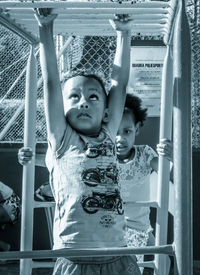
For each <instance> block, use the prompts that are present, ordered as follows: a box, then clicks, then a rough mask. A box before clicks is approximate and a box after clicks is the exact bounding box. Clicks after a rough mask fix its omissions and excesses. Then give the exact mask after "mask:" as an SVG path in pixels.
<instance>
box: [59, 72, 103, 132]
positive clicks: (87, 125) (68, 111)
mask: <svg viewBox="0 0 200 275" xmlns="http://www.w3.org/2000/svg"><path fill="white" fill-rule="evenodd" d="M63 102H64V112H65V116H66V118H67V121H68V122H69V124H70V125H71V126H72V127H73V128H74V129H75V130H77V131H78V132H80V133H83V134H86V135H95V134H98V132H99V130H100V129H101V124H102V120H103V119H104V116H105V112H106V95H105V93H104V92H103V89H102V87H101V85H100V83H99V82H98V81H97V80H96V79H94V78H89V77H85V76H75V77H73V78H70V79H69V80H67V82H66V83H65V85H64V89H63Z"/></svg>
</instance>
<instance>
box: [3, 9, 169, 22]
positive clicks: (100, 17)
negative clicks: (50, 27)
mask: <svg viewBox="0 0 200 275" xmlns="http://www.w3.org/2000/svg"><path fill="white" fill-rule="evenodd" d="M5 13H6V12H5ZM8 14H10V15H11V16H12V15H13V16H14V17H15V19H17V18H20V19H21V20H25V19H34V20H35V16H34V13H28V14H26V13H24V14H23V17H22V14H19V13H14V12H12V11H11V12H9V13H8ZM114 18H115V14H99V15H98V20H106V19H107V20H109V19H114ZM129 18H130V19H132V20H133V21H134V20H138V21H142V20H144V21H147V20H152V21H154V20H155V21H157V20H166V19H167V18H168V14H154V15H151V14H144V16H142V15H138V14H134V15H133V14H131V15H130V16H129ZM60 19H67V20H70V19H76V20H85V19H90V20H92V19H93V20H96V19H97V16H96V15H94V14H58V16H57V18H56V20H60Z"/></svg>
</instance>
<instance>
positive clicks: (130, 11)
mask: <svg viewBox="0 0 200 275" xmlns="http://www.w3.org/2000/svg"><path fill="white" fill-rule="evenodd" d="M0 8H1V2H0ZM169 10H170V9H162V8H157V9H153V8H148V9H146V8H130V7H129V8H128V7H123V8H122V7H121V6H120V8H118V7H116V8H104V7H101V8H80V7H77V8H54V9H53V10H52V13H55V14H64V15H67V14H79V15H80V14H89V15H94V14H100V15H101V14H104V15H105V14H110V15H114V14H130V15H131V14H136V15H139V14H140V15H144V16H145V15H162V14H163V15H165V14H168V12H169ZM4 12H8V13H10V14H21V15H22V14H26V15H28V14H33V13H34V11H33V10H32V9H24V8H14V9H13V8H6V9H5V10H4Z"/></svg>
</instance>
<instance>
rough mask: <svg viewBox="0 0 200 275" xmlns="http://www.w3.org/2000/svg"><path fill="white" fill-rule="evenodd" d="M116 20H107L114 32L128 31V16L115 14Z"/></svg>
mask: <svg viewBox="0 0 200 275" xmlns="http://www.w3.org/2000/svg"><path fill="white" fill-rule="evenodd" d="M115 18H116V19H113V20H109V21H110V24H111V26H112V27H113V29H114V30H116V31H130V30H131V25H132V20H131V19H130V18H129V15H128V14H116V15H115Z"/></svg>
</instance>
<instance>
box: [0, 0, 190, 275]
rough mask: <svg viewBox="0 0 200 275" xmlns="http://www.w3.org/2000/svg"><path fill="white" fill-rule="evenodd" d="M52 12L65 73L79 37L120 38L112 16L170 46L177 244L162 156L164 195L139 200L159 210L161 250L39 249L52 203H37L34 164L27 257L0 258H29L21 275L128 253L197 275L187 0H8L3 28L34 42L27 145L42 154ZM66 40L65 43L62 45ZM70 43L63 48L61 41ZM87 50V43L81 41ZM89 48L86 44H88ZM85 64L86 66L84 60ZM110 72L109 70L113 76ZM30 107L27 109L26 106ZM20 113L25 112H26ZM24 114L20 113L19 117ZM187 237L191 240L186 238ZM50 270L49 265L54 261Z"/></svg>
mask: <svg viewBox="0 0 200 275" xmlns="http://www.w3.org/2000/svg"><path fill="white" fill-rule="evenodd" d="M39 7H40V8H42V7H49V8H52V9H53V12H54V13H56V14H58V16H57V18H56V21H55V28H54V32H55V34H56V35H57V36H58V37H59V39H60V40H62V36H64V35H66V33H67V35H68V39H67V40H66V41H65V43H63V46H62V47H61V48H60V49H59V54H58V59H59V62H60V68H61V72H62V66H63V62H62V58H63V57H62V56H63V54H64V52H65V50H66V49H67V48H68V47H69V45H70V43H71V42H72V41H73V37H74V36H76V35H80V36H86V35H87V36H95V35H96V34H97V33H98V34H101V35H102V36H105V37H110V36H114V35H115V34H114V32H113V30H112V28H111V26H110V25H109V22H108V19H112V18H114V15H115V14H129V15H130V16H131V18H133V19H134V20H133V28H132V36H133V37H135V36H137V35H140V34H142V35H144V36H147V37H148V36H159V37H160V38H162V40H163V42H164V44H165V45H166V49H167V50H166V57H165V60H164V65H163V77H162V89H161V113H160V121H161V123H160V139H162V138H168V139H171V129H172V113H173V141H174V185H175V218H174V244H173V245H166V243H167V239H166V238H167V216H168V215H167V214H168V203H169V202H168V194H169V184H168V183H169V173H168V172H169V162H168V161H167V160H165V159H164V158H163V157H161V156H160V157H159V173H158V198H157V201H156V202H137V204H142V205H148V206H150V205H153V206H156V207H157V223H156V245H155V247H145V248H137V249H133V248H123V249H122V248H113V249H107V248H105V249H96V250H93V249H85V250H74V249H70V250H69V249H68V250H62V251H32V235H33V210H34V208H35V207H49V206H51V205H52V204H51V203H46V204H44V203H36V202H34V199H33V193H34V166H35V165H34V160H33V161H32V162H31V163H30V164H28V165H27V166H26V167H24V168H23V193H22V221H21V228H22V229H21V252H19V253H17V252H5V253H1V255H0V258H8V259H11V258H14V259H21V265H20V274H21V275H28V274H31V270H32V268H33V267H34V266H36V263H34V265H33V262H32V260H31V259H32V258H34V259H36V258H49V257H52V258H55V257H57V256H61V255H65V256H67V255H69V256H74V255H76V256H83V255H84V256H86V255H88V256H89V255H93V256H94V255H96V256H98V255H122V254H131V253H134V254H149V253H153V254H156V257H155V262H150V263H148V262H147V263H144V264H143V266H149V267H152V268H154V271H155V274H159V275H165V274H166V255H165V254H170V255H173V256H174V259H175V274H178V275H188V274H192V225H191V224H192V222H191V209H192V207H191V134H190V133H191V118H190V114H191V92H190V90H191V87H190V86H191V79H190V78H191V76H190V75H191V58H190V55H191V49H190V32H189V26H188V20H187V16H186V12H185V1H184V0H171V1H112V2H110V1H101V2H97V1H81V2H80V1H1V2H0V23H1V24H2V25H3V26H4V27H6V28H8V29H10V30H11V31H13V32H15V33H16V34H17V35H19V36H21V37H22V38H23V39H25V40H26V41H27V42H28V43H29V44H30V56H29V59H28V63H27V71H26V101H25V130H24V146H28V147H31V148H32V150H33V152H34V151H35V129H36V128H35V127H36V126H35V124H36V123H35V122H36V116H35V114H36V103H37V102H36V101H37V98H36V94H37V89H38V88H39V87H40V85H41V80H40V79H39V81H38V82H37V66H36V64H37V62H36V58H35V53H34V52H35V49H36V51H37V44H38V43H39V40H38V25H37V22H36V20H35V18H34V11H33V8H39ZM57 41H58V40H57ZM61 44H62V43H61ZM79 46H80V43H79ZM80 49H81V46H80ZM76 62H78V61H76ZM108 75H109V72H108ZM21 108H23V107H21ZM19 112H20V110H19V109H18V113H19ZM17 115H18V114H16V116H17ZM184 232H187V238H185V233H184ZM47 265H48V266H49V264H47Z"/></svg>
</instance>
